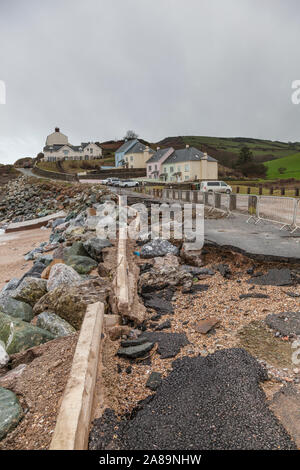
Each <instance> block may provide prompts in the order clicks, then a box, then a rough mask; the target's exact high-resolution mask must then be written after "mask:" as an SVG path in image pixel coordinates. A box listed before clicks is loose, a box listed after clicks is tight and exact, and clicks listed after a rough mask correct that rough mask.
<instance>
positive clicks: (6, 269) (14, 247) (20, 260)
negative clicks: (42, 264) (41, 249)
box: [0, 228, 51, 289]
mask: <svg viewBox="0 0 300 470" xmlns="http://www.w3.org/2000/svg"><path fill="white" fill-rule="evenodd" d="M50 233H51V230H50V229H49V230H48V229H47V230H44V229H43V230H41V229H40V228H37V229H34V230H26V231H24V232H16V233H8V234H1V232H0V289H2V287H4V285H5V284H6V283H7V282H8V281H9V280H10V279H12V278H14V277H21V276H22V275H23V274H24V273H25V272H26V271H28V270H29V269H30V268H31V266H32V261H25V260H24V254H25V253H27V252H28V251H30V250H32V249H33V248H35V247H37V246H38V245H39V244H40V243H41V242H44V241H48V239H49V235H50Z"/></svg>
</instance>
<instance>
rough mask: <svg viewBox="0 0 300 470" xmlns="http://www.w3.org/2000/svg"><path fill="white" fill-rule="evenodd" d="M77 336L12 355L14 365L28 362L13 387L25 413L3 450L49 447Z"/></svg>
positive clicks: (4, 443)
mask: <svg viewBox="0 0 300 470" xmlns="http://www.w3.org/2000/svg"><path fill="white" fill-rule="evenodd" d="M77 339H78V333H75V334H74V335H71V336H65V337H63V338H58V339H55V340H53V341H49V342H48V343H45V344H42V345H41V346H37V347H35V348H32V349H29V350H28V351H25V352H24V353H18V354H15V355H13V356H11V359H12V362H13V366H14V367H15V366H17V365H19V364H23V363H27V367H26V369H25V370H24V372H23V374H22V375H21V376H20V377H19V378H18V379H17V382H16V385H15V386H14V387H13V388H12V390H13V391H14V392H15V393H16V395H17V396H18V398H19V400H20V403H21V406H22V408H23V412H24V416H23V419H22V421H21V422H20V424H19V425H18V426H17V428H16V429H15V430H14V431H12V432H11V433H9V434H8V435H7V437H6V438H5V439H3V440H2V441H1V443H0V450H29V449H31V450H45V449H48V447H49V445H50V442H51V439H52V435H53V432H54V428H55V424H56V417H57V414H58V411H59V407H60V403H61V399H62V396H63V392H64V389H65V386H66V383H67V380H68V376H69V372H70V369H71V366H72V360H73V355H74V351H75V347H76V344H77ZM28 362H29V363H28ZM0 379H1V377H0Z"/></svg>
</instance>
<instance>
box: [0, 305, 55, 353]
mask: <svg viewBox="0 0 300 470" xmlns="http://www.w3.org/2000/svg"><path fill="white" fill-rule="evenodd" d="M52 339H54V335H52V334H51V333H49V331H46V330H42V329H41V328H38V327H36V326H33V325H31V324H30V323H26V322H24V321H22V320H19V319H17V318H13V317H11V316H9V315H6V314H5V313H1V312H0V340H1V341H3V343H4V345H5V349H6V351H7V353H8V354H14V353H17V352H20V351H26V349H29V348H32V347H33V346H38V345H39V344H41V343H46V342H47V341H50V340H52Z"/></svg>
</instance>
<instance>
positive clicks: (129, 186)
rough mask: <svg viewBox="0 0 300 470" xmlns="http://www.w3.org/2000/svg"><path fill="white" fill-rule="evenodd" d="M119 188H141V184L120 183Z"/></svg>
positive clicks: (132, 182)
mask: <svg viewBox="0 0 300 470" xmlns="http://www.w3.org/2000/svg"><path fill="white" fill-rule="evenodd" d="M119 186H120V187H121V188H136V187H137V186H139V182H138V181H131V180H126V181H120V183H119Z"/></svg>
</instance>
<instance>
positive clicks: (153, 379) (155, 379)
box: [146, 372, 161, 392]
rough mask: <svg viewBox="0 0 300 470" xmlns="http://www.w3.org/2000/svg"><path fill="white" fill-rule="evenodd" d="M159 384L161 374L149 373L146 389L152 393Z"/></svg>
mask: <svg viewBox="0 0 300 470" xmlns="http://www.w3.org/2000/svg"><path fill="white" fill-rule="evenodd" d="M160 384H161V374H160V373H159V372H151V374H150V375H149V378H148V380H147V383H146V387H147V388H150V390H152V391H153V392H155V390H157V389H158V387H159V386H160Z"/></svg>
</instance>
